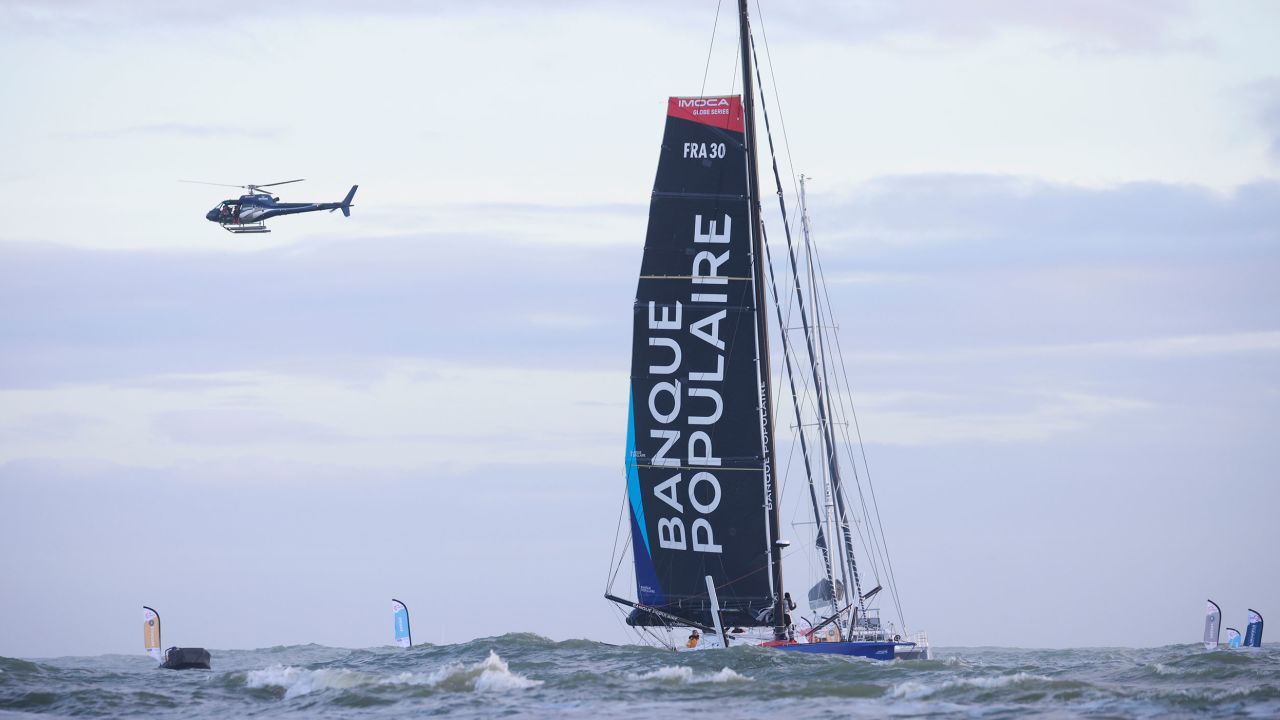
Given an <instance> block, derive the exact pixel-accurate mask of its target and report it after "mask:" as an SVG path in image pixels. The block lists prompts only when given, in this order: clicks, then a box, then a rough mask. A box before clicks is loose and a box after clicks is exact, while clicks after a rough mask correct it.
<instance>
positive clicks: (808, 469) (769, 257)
mask: <svg viewBox="0 0 1280 720" xmlns="http://www.w3.org/2000/svg"><path fill="white" fill-rule="evenodd" d="M784 224H785V220H784ZM761 229H762V230H763V226H762V228H761ZM762 240H764V242H763V245H764V256H765V264H766V265H767V266H768V268H769V285H770V288H771V289H772V290H773V307H774V310H775V312H777V314H778V322H779V323H781V322H782V305H781V304H779V303H778V283H777V279H776V277H775V275H774V272H773V252H772V251H771V250H770V249H769V236H768V233H765V235H764V237H763V238H762ZM790 347H791V343H790V342H789V341H788V340H787V336H786V335H785V334H784V335H783V336H782V358H783V361H784V363H785V365H786V374H787V383H788V384H789V385H790V387H791V398H792V403H791V407H792V408H793V409H794V410H795V417H796V424H797V425H800V424H801V418H800V405H799V403H797V402H795V397H796V381H795V377H794V375H793V374H792V372H791V351H790ZM797 436H798V437H799V439H800V443H799V444H800V457H801V458H803V459H804V474H805V477H807V478H808V479H809V502H810V503H812V505H813V517H814V519H815V520H816V519H817V517H818V492H817V490H816V489H814V487H813V468H812V466H811V465H810V463H809V443H808V441H806V440H805V436H804V432H803V428H802V432H799V433H797ZM794 448H795V445H794V444H793V445H792V449H794ZM815 544H816V545H817V546H818V548H819V549H820V550H821V551H822V559H823V569H824V570H825V571H826V577H827V581H828V582H831V583H834V581H835V576H834V575H833V574H832V572H831V556H830V554H829V551H828V549H827V542H826V537H825V536H824V534H823V532H822V528H821V526H819V528H818V538H817V542H816V543H815ZM833 586H834V585H833Z"/></svg>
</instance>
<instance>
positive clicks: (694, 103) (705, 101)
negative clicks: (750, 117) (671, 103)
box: [676, 98, 729, 108]
mask: <svg viewBox="0 0 1280 720" xmlns="http://www.w3.org/2000/svg"><path fill="white" fill-rule="evenodd" d="M676 105H678V106H679V107H682V108H709V107H725V108H727V107H729V99H728V98H680V99H679V100H677V101H676Z"/></svg>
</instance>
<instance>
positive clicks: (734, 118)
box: [667, 95, 743, 133]
mask: <svg viewBox="0 0 1280 720" xmlns="http://www.w3.org/2000/svg"><path fill="white" fill-rule="evenodd" d="M667 117H673V118H680V119H682V120H692V121H694V122H696V123H702V124H703V125H710V126H712V127H717V128H720V129H721V130H730V131H732V132H737V133H740V132H743V123H742V98H740V97H738V96H737V95H733V96H726V97H673V98H671V99H669V100H668V101H667Z"/></svg>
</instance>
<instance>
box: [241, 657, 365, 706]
mask: <svg viewBox="0 0 1280 720" xmlns="http://www.w3.org/2000/svg"><path fill="white" fill-rule="evenodd" d="M371 682H373V678H372V677H370V676H368V675H365V674H363V673H358V672H355V671H352V670H342V669H333V668H322V669H320V670H308V669H306V668H298V667H293V666H291V665H290V666H285V665H272V666H271V667H269V668H265V669H262V670H251V671H250V672H249V674H248V676H247V677H246V678H245V685H247V686H249V687H251V688H263V687H279V688H284V697H285V699H286V700H289V699H292V698H295V697H298V696H299V695H306V694H307V693H312V692H315V691H317V690H329V689H343V688H353V687H357V686H360V685H368V684H370V683H371Z"/></svg>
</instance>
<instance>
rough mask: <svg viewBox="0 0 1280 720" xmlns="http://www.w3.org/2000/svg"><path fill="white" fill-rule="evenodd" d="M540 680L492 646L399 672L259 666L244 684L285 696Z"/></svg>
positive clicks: (464, 688) (503, 685)
mask: <svg viewBox="0 0 1280 720" xmlns="http://www.w3.org/2000/svg"><path fill="white" fill-rule="evenodd" d="M541 684H542V681H540V680H531V679H529V678H527V677H525V676H523V675H521V674H519V673H514V672H511V668H510V667H508V666H507V663H506V661H504V660H503V659H502V658H501V657H499V656H498V654H497V653H496V652H494V651H492V650H490V651H489V656H488V657H487V658H485V659H484V660H482V661H480V662H478V663H471V664H464V663H450V664H448V665H446V666H444V667H442V668H440V669H439V670H435V671H433V672H429V673H414V672H402V673H398V674H396V675H390V676H384V675H377V674H374V673H368V672H361V671H358V670H348V669H345V668H319V669H314V670H313V669H308V668H299V667H292V666H285V665H273V666H271V667H268V668H264V669H262V670H251V671H250V672H249V673H247V674H246V676H245V686H246V687H250V688H279V689H283V690H284V698H285V699H286V700H290V699H293V698H295V697H299V696H301V695H308V694H310V693H313V692H319V691H322V690H348V689H352V688H357V687H368V686H396V685H409V686H420V687H427V688H436V689H439V690H442V691H448V692H471V691H474V692H504V691H509V690H523V689H525V688H531V687H536V686H538V685H541Z"/></svg>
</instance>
